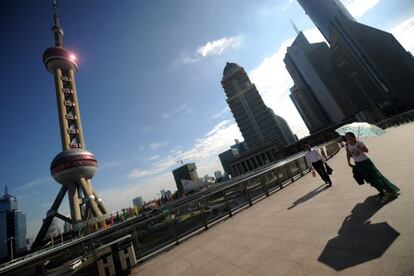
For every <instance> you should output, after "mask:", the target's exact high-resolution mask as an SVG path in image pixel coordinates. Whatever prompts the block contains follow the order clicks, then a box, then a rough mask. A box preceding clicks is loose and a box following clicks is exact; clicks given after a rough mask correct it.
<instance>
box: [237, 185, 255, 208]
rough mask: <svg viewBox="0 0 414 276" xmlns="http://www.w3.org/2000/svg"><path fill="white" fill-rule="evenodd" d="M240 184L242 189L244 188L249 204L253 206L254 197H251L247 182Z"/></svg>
mask: <svg viewBox="0 0 414 276" xmlns="http://www.w3.org/2000/svg"><path fill="white" fill-rule="evenodd" d="M240 185H241V186H242V189H243V191H244V194H245V196H246V199H247V202H249V206H252V205H253V203H252V199H251V198H250V195H249V191H248V190H247V186H246V183H245V182H244V183H241V184H240Z"/></svg>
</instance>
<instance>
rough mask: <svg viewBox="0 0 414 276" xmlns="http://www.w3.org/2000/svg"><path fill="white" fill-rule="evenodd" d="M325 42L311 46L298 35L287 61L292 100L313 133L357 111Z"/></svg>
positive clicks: (285, 60) (287, 55)
mask: <svg viewBox="0 0 414 276" xmlns="http://www.w3.org/2000/svg"><path fill="white" fill-rule="evenodd" d="M331 61H332V58H331V52H330V50H329V47H328V45H327V44H326V43H324V42H320V43H309V41H308V40H307V39H306V37H305V35H304V34H303V33H302V32H299V33H298V35H297V37H296V39H295V40H294V42H293V43H292V45H291V46H290V47H288V48H287V53H286V55H285V58H284V62H285V65H286V69H287V70H288V72H289V74H290V76H291V77H292V79H293V81H294V83H295V86H294V88H292V89H291V92H292V94H291V99H292V101H293V103H294V104H295V106H296V107H297V109H298V111H299V113H300V115H301V116H302V118H303V120H304V121H305V124H306V125H307V127H308V129H309V131H310V133H314V132H315V131H318V130H320V129H323V128H325V127H328V126H329V125H332V124H339V123H341V122H342V121H343V120H345V119H348V118H352V117H354V116H355V114H356V113H357V112H358V110H357V109H356V107H355V105H354V104H353V102H352V100H351V98H350V97H349V96H348V93H347V91H345V89H344V88H343V87H342V85H341V83H340V82H339V80H338V79H337V78H336V76H335V73H334V70H333V68H332V62H331Z"/></svg>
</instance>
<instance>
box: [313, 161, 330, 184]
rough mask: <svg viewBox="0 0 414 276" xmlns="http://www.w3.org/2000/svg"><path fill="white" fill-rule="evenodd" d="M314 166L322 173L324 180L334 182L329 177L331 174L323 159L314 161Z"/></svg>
mask: <svg viewBox="0 0 414 276" xmlns="http://www.w3.org/2000/svg"><path fill="white" fill-rule="evenodd" d="M312 166H313V168H314V169H315V171H316V172H317V173H318V174H319V175H320V177H321V178H322V180H323V181H325V182H326V183H329V184H332V182H331V178H330V177H329V174H328V173H327V172H326V168H325V166H324V164H323V162H322V161H321V160H319V161H317V162H315V163H312Z"/></svg>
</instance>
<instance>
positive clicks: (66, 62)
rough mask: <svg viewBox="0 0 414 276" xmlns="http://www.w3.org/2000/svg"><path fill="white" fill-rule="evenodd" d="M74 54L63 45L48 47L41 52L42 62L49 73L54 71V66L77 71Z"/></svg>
mask: <svg viewBox="0 0 414 276" xmlns="http://www.w3.org/2000/svg"><path fill="white" fill-rule="evenodd" d="M75 60H76V58H75V55H74V54H73V53H72V52H71V51H69V50H68V49H65V48H63V47H50V48H47V49H46V51H45V52H44V53H43V63H44V64H45V66H46V68H47V70H48V71H49V72H50V73H52V74H53V73H54V71H55V69H56V68H60V69H63V70H69V69H71V70H73V71H74V72H75V73H76V72H77V71H78V65H77V64H76V62H75Z"/></svg>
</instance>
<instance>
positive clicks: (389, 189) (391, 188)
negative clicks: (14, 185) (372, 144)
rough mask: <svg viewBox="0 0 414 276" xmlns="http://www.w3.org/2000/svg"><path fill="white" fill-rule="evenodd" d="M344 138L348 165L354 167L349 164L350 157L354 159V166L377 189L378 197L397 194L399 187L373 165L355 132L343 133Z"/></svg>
mask: <svg viewBox="0 0 414 276" xmlns="http://www.w3.org/2000/svg"><path fill="white" fill-rule="evenodd" d="M345 138H346V142H347V145H346V153H347V154H346V158H347V161H348V165H349V166H350V167H354V165H352V164H351V157H352V159H354V163H355V168H356V170H357V171H358V173H360V174H361V175H362V176H363V178H364V180H365V181H366V182H368V183H369V184H371V186H373V187H374V188H376V189H377V190H378V191H379V194H378V195H379V197H383V196H384V195H386V194H388V195H389V196H391V197H395V196H398V192H399V191H400V188H398V187H397V186H395V185H394V184H393V183H392V182H391V181H389V180H388V179H387V178H385V177H384V176H383V175H382V174H381V172H380V171H379V170H378V169H377V168H376V167H375V165H374V163H372V161H371V160H370V159H369V157H368V156H367V155H366V153H368V149H367V147H366V146H365V144H364V143H362V142H361V141H358V140H357V139H356V137H355V134H353V133H352V132H348V133H346V134H345Z"/></svg>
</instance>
